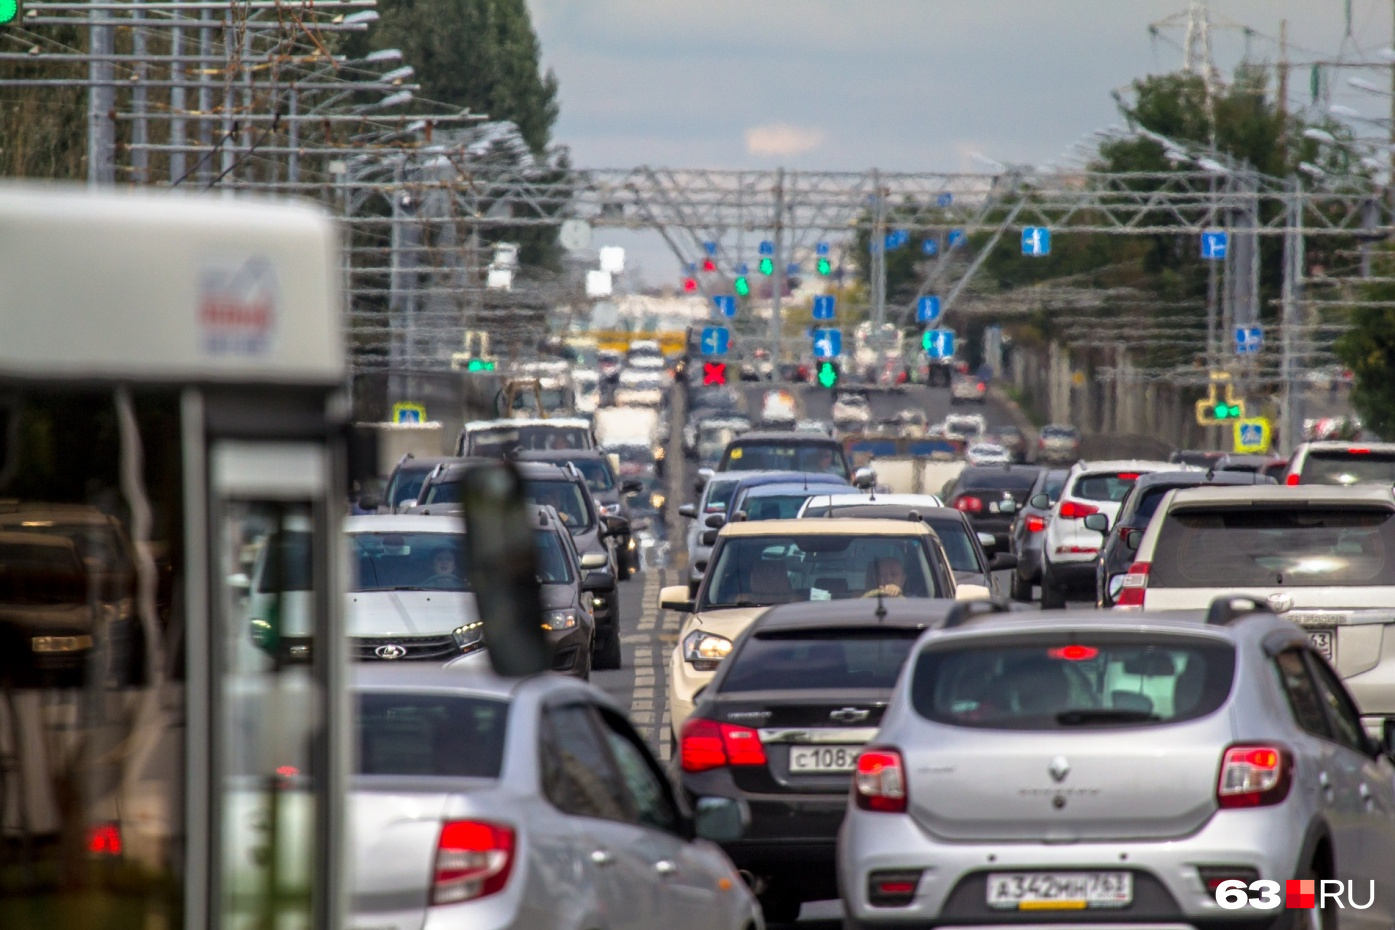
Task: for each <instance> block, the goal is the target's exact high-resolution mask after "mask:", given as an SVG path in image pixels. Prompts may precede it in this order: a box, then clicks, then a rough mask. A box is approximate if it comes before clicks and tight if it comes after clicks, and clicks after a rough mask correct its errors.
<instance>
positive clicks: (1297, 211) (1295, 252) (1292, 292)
mask: <svg viewBox="0 0 1395 930" xmlns="http://www.w3.org/2000/svg"><path fill="white" fill-rule="evenodd" d="M1302 274H1303V179H1302V177H1301V176H1297V175H1295V176H1294V178H1293V181H1292V187H1291V189H1290V192H1289V204H1288V229H1287V231H1286V232H1285V233H1284V289H1283V334H1282V337H1283V357H1282V360H1281V361H1280V367H1279V377H1280V380H1281V381H1282V385H1281V387H1282V391H1283V393H1282V397H1283V400H1282V410H1281V416H1280V424H1281V427H1282V429H1283V435H1282V436H1281V437H1280V438H1281V439H1282V447H1283V451H1284V452H1285V453H1290V452H1292V451H1293V448H1294V446H1296V445H1297V444H1298V435H1299V433H1300V432H1301V431H1302V422H1303V420H1302V411H1301V406H1302V398H1301V397H1300V396H1297V395H1296V394H1295V392H1294V389H1293V388H1294V380H1295V378H1296V374H1297V373H1296V371H1295V368H1296V365H1295V361H1296V360H1295V358H1294V355H1295V352H1296V350H1297V339H1296V338H1295V337H1296V335H1297V333H1296V332H1295V330H1296V329H1297V327H1298V301H1299V298H1300V296H1301V288H1302Z"/></svg>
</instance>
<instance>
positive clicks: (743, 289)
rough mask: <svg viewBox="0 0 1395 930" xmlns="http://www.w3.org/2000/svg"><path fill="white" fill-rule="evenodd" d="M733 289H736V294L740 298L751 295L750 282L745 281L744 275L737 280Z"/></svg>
mask: <svg viewBox="0 0 1395 930" xmlns="http://www.w3.org/2000/svg"><path fill="white" fill-rule="evenodd" d="M733 287H734V288H735V289H736V293H738V294H740V295H741V296H742V297H745V296H746V295H748V294H750V293H751V282H749V281H747V280H746V276H745V275H742V276H741V277H739V278H737V279H736V281H735V283H734V284H733Z"/></svg>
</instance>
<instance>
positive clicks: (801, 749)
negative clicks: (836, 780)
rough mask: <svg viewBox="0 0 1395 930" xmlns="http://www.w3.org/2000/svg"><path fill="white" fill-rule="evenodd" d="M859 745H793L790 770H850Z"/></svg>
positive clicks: (858, 750)
mask: <svg viewBox="0 0 1395 930" xmlns="http://www.w3.org/2000/svg"><path fill="white" fill-rule="evenodd" d="M861 750H862V747H861V746H794V747H791V748H790V771H791V772H851V771H852V770H853V767H854V766H856V764H857V754H858V752H860V751H861Z"/></svg>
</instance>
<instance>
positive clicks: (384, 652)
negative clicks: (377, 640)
mask: <svg viewBox="0 0 1395 930" xmlns="http://www.w3.org/2000/svg"><path fill="white" fill-rule="evenodd" d="M373 654H374V655H376V656H377V657H378V658H380V659H389V660H391V659H400V658H402V657H403V656H405V655H406V654H407V647H406V646H399V645H397V643H387V644H386V645H383V646H379V647H378V648H377V649H374V650H373Z"/></svg>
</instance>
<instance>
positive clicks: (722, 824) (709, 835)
mask: <svg viewBox="0 0 1395 930" xmlns="http://www.w3.org/2000/svg"><path fill="white" fill-rule="evenodd" d="M696 808H697V809H696V810H694V811H693V833H694V834H696V835H697V836H699V837H701V838H702V839H705V840H711V841H712V842H714V843H730V842H732V841H734V840H739V839H741V837H742V836H744V835H745V833H746V828H747V827H748V826H750V824H751V808H750V807H749V806H748V805H747V804H746V802H745V801H744V800H742V799H740V798H698V799H697V805H696Z"/></svg>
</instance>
